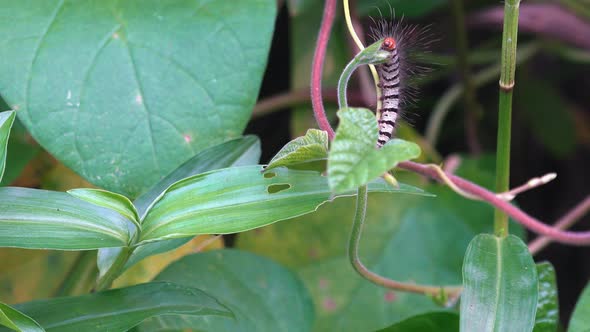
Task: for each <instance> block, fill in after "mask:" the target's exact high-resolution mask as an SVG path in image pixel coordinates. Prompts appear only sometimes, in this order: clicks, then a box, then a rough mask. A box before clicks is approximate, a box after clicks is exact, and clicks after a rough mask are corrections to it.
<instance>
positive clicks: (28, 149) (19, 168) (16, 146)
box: [0, 118, 42, 186]
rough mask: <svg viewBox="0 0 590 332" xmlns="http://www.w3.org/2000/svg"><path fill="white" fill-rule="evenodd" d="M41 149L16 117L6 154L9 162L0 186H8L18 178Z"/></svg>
mask: <svg viewBox="0 0 590 332" xmlns="http://www.w3.org/2000/svg"><path fill="white" fill-rule="evenodd" d="M41 150H42V149H41V147H39V146H38V145H37V144H36V143H35V142H34V141H33V140H31V139H30V135H29V133H28V132H27V130H26V129H25V127H24V126H23V124H22V123H21V122H20V121H19V120H18V118H16V119H15V121H14V123H13V124H12V130H11V131H10V138H9V139H8V151H7V154H6V158H7V159H6V160H8V162H7V163H6V168H5V169H4V177H2V180H0V186H8V185H10V184H11V183H12V182H13V181H14V180H16V179H17V178H18V177H19V176H20V174H21V173H22V172H23V170H24V168H25V166H27V164H29V162H30V161H31V160H33V158H35V157H36V156H38V155H39V153H40V152H41Z"/></svg>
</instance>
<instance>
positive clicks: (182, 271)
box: [139, 249, 314, 332]
mask: <svg viewBox="0 0 590 332" xmlns="http://www.w3.org/2000/svg"><path fill="white" fill-rule="evenodd" d="M156 280H167V281H171V282H174V283H177V284H180V285H185V286H187V287H195V288H198V289H202V290H203V291H205V292H207V293H208V294H211V295H212V296H214V297H215V298H216V299H218V300H219V301H220V302H222V303H223V304H225V305H226V306H227V307H228V308H229V309H230V310H231V311H232V312H233V313H234V314H235V319H233V320H230V319H223V318H220V317H196V316H193V317H189V316H186V315H182V316H162V317H158V318H156V319H150V320H147V321H146V322H144V323H143V324H141V325H140V326H139V331H141V332H144V331H146V332H147V331H162V330H165V331H178V330H181V331H185V330H186V329H190V330H194V331H211V332H253V331H261V332H262V331H277V332H278V331H294V332H295V331H296V332H308V331H310V329H311V325H312V323H313V318H314V315H313V305H312V303H311V300H310V298H309V293H308V292H307V289H306V288H305V286H303V283H302V282H301V281H300V280H299V279H298V278H297V276H296V275H295V274H294V273H293V272H291V271H289V270H288V269H286V268H284V267H282V266H281V265H279V264H277V263H275V262H273V261H271V260H269V259H267V258H263V257H260V256H257V255H254V254H251V253H248V252H245V251H239V250H227V249H225V250H216V251H208V252H204V253H199V254H194V255H189V256H185V257H183V258H181V259H180V260H178V261H176V262H174V263H172V264H170V265H169V266H168V267H167V268H166V269H165V270H164V271H162V272H161V273H160V274H159V275H158V276H157V277H156Z"/></svg>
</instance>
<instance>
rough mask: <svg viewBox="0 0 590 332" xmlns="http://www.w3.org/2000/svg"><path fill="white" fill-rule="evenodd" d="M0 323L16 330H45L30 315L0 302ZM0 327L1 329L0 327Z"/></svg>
mask: <svg viewBox="0 0 590 332" xmlns="http://www.w3.org/2000/svg"><path fill="white" fill-rule="evenodd" d="M0 325H4V326H6V327H9V328H11V329H12V330H14V331H17V332H44V331H45V330H44V329H43V328H42V327H41V326H39V324H37V322H35V321H34V320H33V319H32V318H31V317H29V316H27V315H25V314H23V313H22V312H19V311H18V310H16V309H14V308H12V307H10V306H8V305H6V304H4V303H2V302H0ZM0 329H2V328H1V327H0Z"/></svg>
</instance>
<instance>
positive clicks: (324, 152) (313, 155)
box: [264, 129, 328, 171]
mask: <svg viewBox="0 0 590 332" xmlns="http://www.w3.org/2000/svg"><path fill="white" fill-rule="evenodd" d="M327 158H328V133H326V132H325V131H323V130H317V129H309V130H307V133H306V134H305V136H301V137H297V138H296V139H294V140H292V141H291V142H289V143H287V144H286V145H285V146H284V147H283V148H282V149H281V150H280V151H279V152H277V154H276V155H275V156H274V157H273V158H272V159H271V160H270V162H269V163H268V166H266V168H265V169H264V170H265V171H268V170H271V169H273V168H275V167H280V166H286V167H289V166H292V165H297V164H303V163H308V162H313V161H318V160H325V159H327Z"/></svg>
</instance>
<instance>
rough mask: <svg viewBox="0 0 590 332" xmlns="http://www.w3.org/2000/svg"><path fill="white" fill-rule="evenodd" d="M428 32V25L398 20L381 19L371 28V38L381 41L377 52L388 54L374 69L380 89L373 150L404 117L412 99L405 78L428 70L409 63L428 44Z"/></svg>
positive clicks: (409, 87) (411, 93)
mask: <svg viewBox="0 0 590 332" xmlns="http://www.w3.org/2000/svg"><path fill="white" fill-rule="evenodd" d="M374 22H375V21H374ZM428 32H429V27H428V26H427V27H424V28H420V27H418V26H417V25H404V24H403V23H402V20H400V21H399V22H393V21H387V20H383V19H381V20H379V21H378V22H375V26H374V27H371V34H372V37H373V39H374V40H375V41H379V40H383V41H382V43H381V49H382V50H385V51H387V52H389V53H390V56H389V58H388V60H387V61H386V62H385V63H382V64H379V65H376V66H375V67H376V69H377V74H378V76H379V83H378V84H377V87H378V88H379V89H380V90H381V97H380V100H381V107H380V108H379V109H377V114H378V115H379V119H378V125H379V137H378V139H377V144H376V146H377V148H380V147H382V146H383V145H385V143H387V142H388V141H389V140H390V139H391V138H392V137H393V136H394V135H395V129H396V124H397V122H398V120H399V119H401V118H404V115H405V114H404V108H405V107H406V106H407V105H408V104H409V103H411V102H412V101H413V100H414V99H415V97H416V90H415V88H414V87H413V86H412V85H411V84H409V83H408V78H409V77H410V76H414V75H420V74H422V73H424V72H425V71H427V70H428V69H427V68H425V67H422V66H418V65H416V64H414V63H412V60H411V59H415V58H416V57H418V56H419V55H420V53H421V52H420V51H421V49H422V48H426V47H427V46H429V45H430V43H431V42H432V38H429V34H428Z"/></svg>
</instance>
